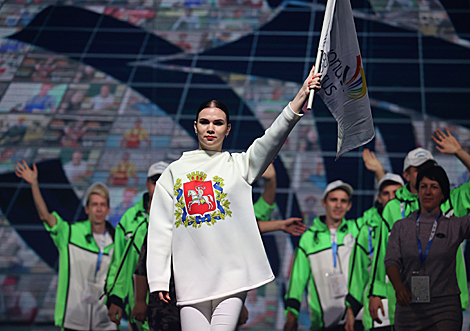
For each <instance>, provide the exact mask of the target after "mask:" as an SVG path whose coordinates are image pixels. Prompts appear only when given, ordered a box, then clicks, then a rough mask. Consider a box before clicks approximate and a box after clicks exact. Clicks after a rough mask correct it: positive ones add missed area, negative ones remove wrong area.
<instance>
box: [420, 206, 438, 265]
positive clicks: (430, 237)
mask: <svg viewBox="0 0 470 331" xmlns="http://www.w3.org/2000/svg"><path fill="white" fill-rule="evenodd" d="M441 215H442V212H440V213H439V216H437V218H436V220H435V221H434V224H433V226H432V230H431V234H430V235H429V239H428V244H427V246H426V250H425V251H424V254H423V246H422V245H421V239H419V217H420V216H421V214H418V216H417V217H416V237H417V238H418V251H419V260H420V262H421V265H423V264H424V261H426V258H427V257H428V254H429V250H430V249H431V244H432V241H433V240H434V235H435V234H436V228H437V221H438V220H439V218H440V217H441Z"/></svg>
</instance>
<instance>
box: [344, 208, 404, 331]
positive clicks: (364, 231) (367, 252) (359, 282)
mask: <svg viewBox="0 0 470 331" xmlns="http://www.w3.org/2000/svg"><path fill="white" fill-rule="evenodd" d="M377 207H380V205H379V204H378V203H376V206H374V207H372V208H370V209H369V210H367V211H365V212H364V214H363V216H362V217H361V218H359V219H358V222H359V223H362V224H363V225H362V226H361V228H360V229H359V234H358V236H357V238H356V243H355V244H354V249H353V252H352V254H351V260H350V265H349V280H348V295H347V296H346V304H347V305H349V306H350V307H351V308H352V310H353V312H354V316H356V315H357V314H358V313H359V311H360V310H361V308H363V307H364V310H363V315H362V324H363V325H364V328H365V329H366V330H369V329H371V328H373V327H374V324H373V320H372V318H371V317H370V313H369V287H370V270H371V266H372V259H373V254H374V247H377V243H378V240H379V236H380V231H381V226H382V224H383V225H384V228H387V226H388V224H387V223H386V222H385V221H384V220H383V218H382V216H381V215H380V212H379V210H378V209H377ZM387 293H389V294H390V293H392V294H393V293H394V292H393V286H392V284H391V283H388V284H387ZM387 298H389V302H388V303H389V305H388V309H389V311H388V315H389V316H390V317H391V320H390V323H391V325H393V316H394V315H395V301H396V300H395V295H392V296H387ZM381 326H385V325H381Z"/></svg>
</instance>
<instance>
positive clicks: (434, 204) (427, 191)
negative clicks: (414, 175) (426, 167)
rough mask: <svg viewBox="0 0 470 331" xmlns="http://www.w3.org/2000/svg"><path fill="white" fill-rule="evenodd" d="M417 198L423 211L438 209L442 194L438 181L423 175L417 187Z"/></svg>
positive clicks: (429, 211) (435, 210)
mask: <svg viewBox="0 0 470 331" xmlns="http://www.w3.org/2000/svg"><path fill="white" fill-rule="evenodd" d="M418 199H419V203H420V205H421V208H422V209H424V211H425V212H428V213H435V212H438V211H439V208H440V206H441V203H442V201H443V200H444V194H443V193H442V190H441V186H440V185H439V183H438V182H436V181H435V180H432V179H429V178H427V177H423V179H422V180H421V182H420V183H419V187H418Z"/></svg>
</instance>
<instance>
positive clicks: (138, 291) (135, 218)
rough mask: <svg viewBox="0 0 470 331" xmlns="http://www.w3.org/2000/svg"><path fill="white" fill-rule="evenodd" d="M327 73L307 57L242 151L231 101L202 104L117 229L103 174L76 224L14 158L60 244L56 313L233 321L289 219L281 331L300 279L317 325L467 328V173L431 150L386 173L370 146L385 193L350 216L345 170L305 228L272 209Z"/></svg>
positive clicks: (186, 325)
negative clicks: (175, 152) (302, 71)
mask: <svg viewBox="0 0 470 331" xmlns="http://www.w3.org/2000/svg"><path fill="white" fill-rule="evenodd" d="M320 77H321V74H316V75H314V71H313V68H312V71H311V72H310V73H309V76H308V78H307V79H306V80H305V81H304V82H303V84H302V87H301V88H300V90H299V92H298V93H297V95H296V96H295V98H294V99H293V100H292V101H291V102H290V103H289V104H288V105H287V106H286V107H285V108H284V110H283V111H282V112H281V113H280V115H279V116H278V117H277V118H276V119H275V120H274V122H273V123H272V124H271V126H270V127H269V128H268V129H267V130H266V131H265V134H264V135H263V136H262V137H260V138H258V139H256V140H255V141H254V142H253V143H252V144H251V146H250V147H249V148H248V149H247V151H246V152H243V153H229V152H223V151H222V146H223V142H224V139H225V138H226V137H227V136H228V135H229V134H230V130H231V124H230V114H229V111H228V109H227V107H226V106H225V105H224V104H223V103H222V102H220V101H216V100H210V101H207V102H205V103H203V104H202V105H201V106H200V107H199V109H198V111H197V114H196V118H195V121H194V131H195V134H196V136H197V140H198V143H199V149H198V150H193V151H188V152H185V153H183V155H182V156H181V158H180V159H178V160H176V161H174V162H171V163H170V164H168V163H165V162H158V163H155V164H152V165H151V166H150V168H149V169H148V173H147V181H146V188H147V192H146V193H144V194H143V196H142V199H141V200H140V201H139V202H138V203H137V204H136V205H134V206H132V207H131V208H129V209H128V210H127V211H126V212H125V213H124V215H123V216H122V218H121V220H120V222H119V223H118V224H117V226H116V228H114V227H113V226H111V224H110V223H109V222H107V218H108V214H109V213H110V204H109V191H108V189H107V187H106V185H105V184H103V183H94V184H93V185H92V186H91V187H90V188H89V189H88V191H87V194H86V205H85V212H86V214H87V215H88V220H84V221H79V222H75V223H73V224H71V223H69V222H67V221H66V220H64V219H62V218H61V216H60V215H59V214H58V213H56V212H52V213H51V212H50V211H49V210H48V208H47V204H46V202H45V201H44V199H43V197H42V195H41V191H40V189H39V183H38V179H37V178H38V171H37V168H36V166H35V165H34V164H33V165H32V167H30V166H29V165H28V164H27V163H26V162H24V161H23V162H22V163H17V165H16V167H15V168H16V174H17V176H18V177H20V178H22V179H23V180H24V181H26V182H27V183H29V184H30V186H31V191H32V195H33V199H34V203H35V206H36V209H37V212H38V214H39V216H40V218H41V220H43V221H44V223H45V226H46V229H47V231H49V232H50V234H51V237H52V239H53V241H54V243H55V245H56V246H57V249H58V250H59V259H60V264H59V284H58V289H57V301H56V312H55V323H56V325H58V326H60V327H62V328H63V329H64V330H118V329H119V324H120V323H121V320H122V318H123V317H124V316H125V317H126V319H127V320H128V322H129V325H130V328H131V329H132V330H155V331H156V330H183V331H188V330H198V331H199V330H213V331H225V330H227V331H228V330H236V329H238V328H239V327H240V325H243V324H246V323H247V321H249V318H250V317H249V316H250V311H249V307H250V305H245V299H247V296H248V293H249V292H250V291H256V289H257V288H259V287H261V286H263V285H265V284H267V283H269V282H271V281H272V280H273V279H274V274H273V272H272V270H271V267H270V263H269V261H268V258H267V256H266V252H265V248H264V246H263V241H262V238H261V235H260V234H261V233H264V232H270V231H278V230H281V231H284V232H286V233H288V234H290V235H293V236H301V237H300V241H299V244H298V247H297V248H296V249H295V254H294V259H293V262H292V266H291V271H290V279H289V284H288V287H287V289H286V294H285V302H284V303H285V314H286V321H285V325H284V330H285V331H291V330H296V329H297V326H298V319H299V313H300V310H301V303H302V299H303V296H304V292H305V290H306V289H307V292H308V294H307V296H308V300H307V301H308V308H309V316H310V320H311V327H310V330H312V331H316V330H347V331H353V330H364V329H365V330H375V329H378V330H394V329H396V330H460V329H461V327H462V309H466V307H467V305H468V289H467V278H466V273H465V264H464V260H463V254H462V251H461V248H460V245H461V243H462V241H463V240H465V239H467V238H469V237H470V217H469V216H468V214H469V212H470V187H469V185H470V184H469V183H465V184H463V185H461V186H460V187H457V188H454V189H450V184H449V179H448V177H447V175H446V173H445V171H444V170H443V168H442V167H440V166H439V165H438V164H437V163H436V161H435V160H434V157H433V155H432V154H431V152H429V151H428V150H425V149H423V148H417V149H414V150H412V151H410V152H409V153H408V154H407V156H406V158H405V160H404V166H403V173H402V176H400V175H398V174H392V173H385V171H384V169H383V167H382V165H381V163H380V162H379V160H378V159H377V157H376V156H375V154H374V153H373V152H372V151H369V150H368V149H364V151H363V154H362V156H363V160H364V165H365V167H366V168H367V169H368V170H370V171H372V172H373V173H374V174H375V177H376V179H377V183H378V184H377V187H378V193H377V199H376V202H375V204H374V206H371V208H370V209H368V210H366V211H365V212H363V215H362V216H361V217H359V218H358V219H355V220H348V219H346V218H345V216H346V213H347V212H348V211H349V210H350V209H351V207H352V197H353V194H354V189H353V187H352V186H351V185H350V184H348V183H346V182H344V181H342V180H340V179H338V180H335V181H332V182H330V183H329V184H328V185H327V186H326V188H325V190H324V192H323V196H322V199H321V203H322V206H323V208H324V214H323V215H321V216H319V217H316V218H315V219H314V220H313V225H312V226H311V227H310V228H308V229H306V226H305V225H304V224H303V222H302V218H296V217H291V218H288V219H285V220H274V221H272V220H270V219H271V213H272V212H273V210H274V209H275V208H276V202H275V196H276V186H277V184H276V171H275V167H274V165H273V161H274V159H275V157H276V156H277V154H278V152H279V150H280V149H281V147H282V145H283V144H284V142H285V140H286V138H287V137H288V135H289V133H290V131H291V130H292V129H293V128H294V126H295V124H296V123H297V122H298V121H299V120H300V119H301V117H302V116H303V111H302V109H303V106H304V104H305V101H306V99H307V97H308V95H309V92H310V90H311V89H319V88H320ZM432 139H433V140H434V142H435V143H436V144H437V149H438V150H439V152H441V153H444V154H451V155H455V156H456V157H457V158H458V159H459V160H460V161H461V162H462V163H463V164H464V165H465V167H466V168H467V169H469V170H470V155H469V154H468V153H467V152H466V151H464V150H463V149H462V147H461V146H460V144H459V142H458V141H457V140H456V139H455V138H454V137H453V136H452V135H451V134H450V132H449V131H446V132H443V131H441V130H439V129H438V130H436V131H435V133H434V136H433V137H432ZM125 170H126V171H129V170H128V169H125ZM116 177H117V176H116ZM261 177H262V178H264V183H265V186H264V191H263V193H262V195H261V196H260V198H259V199H258V200H257V201H256V202H253V200H252V185H253V183H255V182H256V181H257V180H258V179H260V178H261ZM403 179H404V180H403ZM113 180H115V178H114V179H113ZM405 182H406V183H405ZM247 306H248V308H247ZM247 325H249V323H248V324H247Z"/></svg>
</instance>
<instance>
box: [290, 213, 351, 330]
mask: <svg viewBox="0 0 470 331" xmlns="http://www.w3.org/2000/svg"><path fill="white" fill-rule="evenodd" d="M321 218H323V217H317V218H316V219H314V221H313V225H312V226H311V227H310V228H309V229H308V230H307V231H306V232H305V233H304V234H303V235H302V237H301V238H300V242H299V246H298V247H297V248H296V250H295V254H294V262H293V265H292V269H291V275H290V279H289V288H288V290H287V293H286V296H285V304H286V310H285V312H286V314H287V312H289V311H290V312H292V313H293V314H294V316H295V317H296V318H298V316H299V310H300V303H301V301H302V295H303V293H304V291H305V287H307V289H308V304H309V313H310V318H311V327H310V330H312V331H316V330H321V329H322V328H323V327H324V326H326V327H329V326H330V325H328V320H329V319H330V316H326V313H325V312H326V311H328V310H329V308H331V307H327V306H326V305H327V304H326V303H325V302H327V301H328V300H324V298H328V299H329V297H330V293H329V288H328V286H327V285H326V286H325V285H324V284H323V283H324V282H325V279H323V278H322V276H324V275H320V274H318V275H315V274H316V273H318V272H319V270H320V268H319V266H321V265H323V266H325V265H327V267H328V268H331V266H332V264H333V263H332V248H331V235H330V230H329V229H328V227H327V226H326V224H325V223H324V222H323V221H322V220H321ZM358 232H359V224H358V223H357V222H356V221H355V220H345V219H343V221H342V223H341V225H340V226H339V227H338V229H337V244H338V254H337V255H338V261H337V263H338V264H339V266H340V268H341V272H342V273H345V274H347V273H348V270H349V253H348V251H349V252H351V250H352V245H353V244H354V238H355V237H356V236H357V234H358ZM349 241H350V243H348V242H349ZM349 245H351V247H348V246H349ZM342 250H343V252H344V255H343V254H342V252H341V251H342ZM341 256H345V257H347V258H346V260H344V259H343V260H342V259H341ZM316 278H317V279H316ZM340 300H342V302H343V303H342V307H336V306H337V302H335V303H334V304H335V305H336V306H335V308H334V309H335V310H336V311H337V310H338V309H342V310H343V311H344V310H345V309H346V307H345V305H344V297H343V298H342V299H340ZM341 314H342V313H341ZM341 314H340V315H341ZM332 318H334V317H332Z"/></svg>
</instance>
